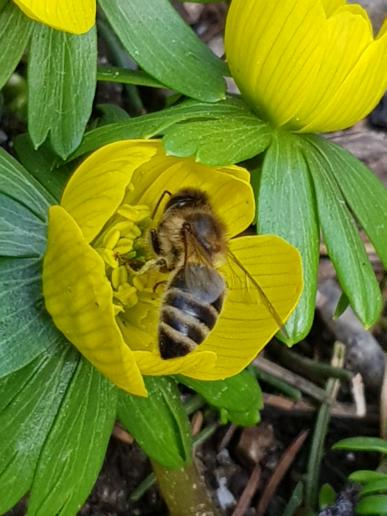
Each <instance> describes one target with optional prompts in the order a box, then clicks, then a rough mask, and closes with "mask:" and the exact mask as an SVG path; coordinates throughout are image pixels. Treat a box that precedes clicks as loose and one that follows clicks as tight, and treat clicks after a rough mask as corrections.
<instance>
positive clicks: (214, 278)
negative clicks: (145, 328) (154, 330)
mask: <svg viewBox="0 0 387 516" xmlns="http://www.w3.org/2000/svg"><path fill="white" fill-rule="evenodd" d="M224 291H225V283H224V280H223V278H222V277H221V276H220V274H219V273H218V272H217V271H216V270H215V269H212V268H210V267H207V266H204V265H198V264H187V265H186V266H185V267H182V268H181V269H179V270H178V271H177V272H176V273H175V275H174V276H173V278H172V280H171V281H170V283H169V285H168V287H167V289H166V293H165V297H164V300H163V305H162V308H161V315H160V324H159V349H160V354H161V356H162V358H175V357H179V356H184V355H186V354H187V353H189V352H190V351H193V350H194V349H195V347H196V346H197V345H198V344H200V343H202V342H203V340H204V339H205V338H206V337H207V335H208V333H209V332H210V331H211V330H212V328H213V327H214V326H215V323H216V321H217V319H218V316H219V313H220V311H221V308H222V304H223V297H224Z"/></svg>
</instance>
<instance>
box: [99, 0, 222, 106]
mask: <svg viewBox="0 0 387 516" xmlns="http://www.w3.org/2000/svg"><path fill="white" fill-rule="evenodd" d="M99 5H100V6H101V7H102V9H103V11H104V13H105V14H106V16H107V18H108V20H109V22H110V24H111V25H112V27H113V29H114V31H115V32H116V34H117V35H118V37H119V38H120V40H121V42H122V44H123V45H124V47H125V48H126V50H127V51H128V52H129V54H130V55H131V56H132V58H133V59H134V60H135V61H136V62H137V63H138V64H139V65H140V66H141V68H143V69H144V70H145V71H146V72H147V73H149V74H150V75H151V76H153V77H155V78H156V79H157V80H158V81H161V82H162V83H163V84H165V85H166V86H168V87H169V88H171V89H173V90H176V91H179V92H181V93H184V94H185V95H187V96H188V97H193V98H195V99H199V100H204V101H207V102H215V101H217V100H220V99H222V98H224V97H225V82H224V80H223V77H222V75H223V74H224V73H225V67H224V65H223V63H222V61H220V60H219V59H218V58H217V57H215V56H214V55H213V54H212V53H211V51H210V50H209V49H208V47H207V46H206V45H205V44H204V43H202V42H201V41H200V40H199V39H198V37H197V36H196V35H195V34H194V33H193V32H192V31H191V29H190V28H189V27H188V26H187V25H186V24H185V23H184V21H183V20H182V19H181V17H180V16H179V15H178V14H177V12H176V11H175V10H174V9H173V7H172V6H171V4H170V2H169V1H168V0H151V1H148V2H144V1H143V0H131V1H130V2H127V1H126V0H117V1H116V2H111V0H99Z"/></svg>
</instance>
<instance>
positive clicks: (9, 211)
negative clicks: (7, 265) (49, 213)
mask: <svg viewBox="0 0 387 516" xmlns="http://www.w3.org/2000/svg"><path fill="white" fill-rule="evenodd" d="M46 230H47V226H46V224H45V223H43V222H42V221H41V220H40V219H38V218H37V217H36V215H34V214H33V213H32V212H31V211H30V210H28V209H27V208H25V207H24V206H23V205H22V204H20V203H18V202H17V201H14V200H13V199H12V198H11V197H7V196H6V195H4V194H1V193H0V256H18V257H31V256H37V257H38V256H42V254H43V252H44V250H45V248H46Z"/></svg>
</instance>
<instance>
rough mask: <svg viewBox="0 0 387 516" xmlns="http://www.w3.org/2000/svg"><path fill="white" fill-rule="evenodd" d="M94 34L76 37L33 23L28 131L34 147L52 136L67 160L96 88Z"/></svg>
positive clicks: (29, 63)
mask: <svg viewBox="0 0 387 516" xmlns="http://www.w3.org/2000/svg"><path fill="white" fill-rule="evenodd" d="M96 59H97V50H96V31H95V29H92V30H91V31H90V32H88V33H87V34H84V35H82V36H74V35H71V34H67V33H65V32H61V31H57V30H54V29H51V28H49V27H47V26H45V25H41V24H36V25H35V29H34V32H33V35H32V44H31V51H30V59H29V62H28V85H29V98H28V115H29V116H28V130H29V133H30V136H31V139H32V141H33V143H34V146H35V147H38V146H39V145H41V144H42V143H43V142H44V140H45V139H46V138H47V136H48V134H50V138H51V144H52V147H53V149H54V151H55V152H56V153H58V154H59V155H60V156H61V157H62V158H66V157H67V156H68V155H69V154H70V153H71V152H73V151H74V149H76V148H77V146H78V145H79V143H80V141H81V139H82V135H83V131H84V130H85V126H86V123H87V121H88V119H89V116H90V114H91V109H92V103H93V98H94V91H95V84H96Z"/></svg>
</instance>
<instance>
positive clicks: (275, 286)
mask: <svg viewBox="0 0 387 516" xmlns="http://www.w3.org/2000/svg"><path fill="white" fill-rule="evenodd" d="M188 186H189V187H194V188H200V189H202V190H203V191H206V192H207V194H208V195H209V198H210V201H211V205H212V207H213V209H214V211H215V213H216V214H217V215H218V217H219V218H221V219H222V220H223V221H224V222H225V223H226V224H227V235H228V237H230V238H231V237H234V236H235V235H237V234H239V233H240V232H241V231H243V230H244V229H246V227H248V226H249V225H250V224H251V222H252V220H253V218H254V210H255V206H254V197H253V193H252V189H251V186H250V183H249V174H248V172H247V171H246V170H245V169H243V168H240V167H237V166H230V167H221V168H210V167H208V166H204V165H201V164H198V163H195V162H194V161H193V160H192V159H180V158H174V157H168V156H166V155H165V153H164V151H163V148H162V145H161V143H160V142H159V141H156V140H131V141H120V142H116V143H113V144H110V145H107V146H105V147H103V148H101V149H99V150H98V151H96V152H94V153H93V154H92V155H91V156H89V157H88V158H87V159H86V161H84V162H83V163H82V164H81V165H80V167H79V168H78V169H77V170H76V171H75V173H74V174H73V176H72V177H71V179H70V181H69V183H68V184H67V186H66V189H65V191H64V193H63V197H62V200H61V205H60V206H53V207H51V209H50V213H49V225H48V244H47V250H46V254H45V258H44V265H43V293H44V297H45V302H46V307H47V309H48V311H49V313H50V314H51V316H52V318H53V320H54V323H55V324H56V326H57V327H58V328H59V329H60V330H61V331H62V332H63V333H64V335H65V336H66V337H67V338H68V339H69V340H70V341H71V342H72V343H73V344H74V345H75V346H76V347H77V348H78V349H79V351H80V352H81V353H82V354H83V355H84V356H85V357H86V358H87V359H88V360H89V361H90V362H91V363H92V364H94V366H95V367H96V368H97V369H99V370H100V371H101V372H102V373H103V374H104V375H105V376H107V377H108V378H109V379H110V380H111V381H112V382H113V383H114V384H116V385H117V386H118V387H120V388H122V389H124V390H125V391H128V392H132V393H134V394H138V395H146V390H145V387H144V383H143V378H142V375H153V376H155V375H168V374H177V373H179V374H183V375H186V376H189V377H192V378H197V379H202V380H216V379H221V378H226V377H229V376H232V375H235V374H236V373H238V372H239V371H241V370H242V369H243V368H244V367H245V366H246V365H247V364H248V363H250V362H251V360H252V359H253V358H254V357H255V356H256V354H257V353H258V352H259V351H260V350H261V349H262V347H263V346H264V345H265V344H266V343H267V342H268V340H269V339H270V338H271V337H272V336H273V335H274V333H275V332H276V331H277V330H278V326H277V324H276V322H275V321H274V319H273V318H272V316H271V315H270V313H269V311H268V310H267V308H266V307H265V306H264V304H263V303H262V301H261V300H260V298H258V300H257V302H255V303H253V304H252V303H251V298H248V297H247V296H246V293H245V290H246V289H245V288H241V287H242V286H243V287H246V276H245V274H244V273H243V272H241V271H240V270H239V269H238V271H236V270H235V269H236V268H235V266H233V267H232V269H233V270H231V268H230V265H229V264H226V265H224V266H222V267H221V268H220V271H221V273H222V274H223V275H224V276H225V278H226V282H227V283H228V289H227V291H226V296H225V301H224V306H223V309H222V311H221V314H220V317H219V319H218V321H217V323H216V325H215V327H214V329H213V330H212V331H211V332H210V335H209V336H208V337H207V339H206V340H205V341H204V342H203V343H202V344H201V345H200V346H198V347H197V348H196V349H195V350H194V351H193V352H192V353H189V354H188V355H186V356H184V357H179V358H173V359H168V360H164V359H162V358H161V357H160V353H159V350H158V344H157V327H158V320H159V313H160V303H161V299H162V297H161V292H160V290H162V288H159V287H155V286H156V284H158V283H159V282H160V281H162V280H163V279H164V280H165V279H167V278H168V277H169V276H166V275H165V274H164V275H162V274H161V272H159V271H158V269H157V268H155V267H152V266H151V264H152V259H154V258H155V257H154V255H153V254H152V252H151V250H150V245H149V242H148V236H149V229H150V228H151V227H152V226H153V227H154V226H155V221H154V220H151V217H150V215H151V213H152V211H153V209H154V207H155V205H156V203H157V201H158V200H159V199H160V195H161V194H162V192H163V191H165V190H169V191H170V192H176V191H178V190H179V189H181V188H182V187H188ZM159 211H160V210H159ZM161 211H162V208H161ZM159 216H160V215H159ZM229 247H230V249H231V250H232V252H233V253H234V254H235V255H236V256H237V257H238V259H239V260H240V261H241V262H242V263H243V264H244V266H245V267H246V268H247V269H248V270H249V271H250V273H251V274H252V275H253V276H254V277H255V279H256V280H257V281H259V283H260V284H261V286H262V287H263V288H264V290H265V292H266V295H267V296H268V297H269V299H270V300H271V302H272V304H273V305H274V306H275V308H276V310H277V311H278V313H279V315H280V317H281V318H282V320H283V321H285V320H286V319H287V318H288V317H289V315H290V313H291V312H292V310H293V309H294V307H295V305H296V303H297V301H298V298H299V296H300V292H301V290H302V271H301V262H300V256H299V253H298V251H297V250H296V249H294V248H293V247H292V246H290V245H289V244H288V243H287V242H285V241H284V240H282V239H281V238H279V237H275V236H246V237H241V238H237V239H233V240H230V241H229ZM236 273H237V274H238V275H239V276H240V278H239V280H240V281H237V282H235V274H236ZM227 280H229V281H227ZM238 287H239V288H238Z"/></svg>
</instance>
